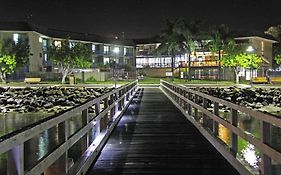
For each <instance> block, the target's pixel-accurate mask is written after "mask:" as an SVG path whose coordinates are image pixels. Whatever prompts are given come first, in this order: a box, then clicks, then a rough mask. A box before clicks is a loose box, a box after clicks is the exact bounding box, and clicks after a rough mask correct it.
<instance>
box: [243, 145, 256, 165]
mask: <svg viewBox="0 0 281 175" xmlns="http://www.w3.org/2000/svg"><path fill="white" fill-rule="evenodd" d="M240 156H241V158H242V159H243V160H245V161H246V162H247V163H248V164H249V165H250V166H252V167H254V168H255V169H258V168H259V161H260V156H259V153H258V152H257V151H256V150H255V146H254V145H252V144H250V143H248V144H247V145H246V147H245V148H243V149H242V150H241V154H240Z"/></svg>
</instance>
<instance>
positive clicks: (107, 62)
mask: <svg viewBox="0 0 281 175" xmlns="http://www.w3.org/2000/svg"><path fill="white" fill-rule="evenodd" d="M103 64H104V65H106V64H109V58H107V57H106V58H103Z"/></svg>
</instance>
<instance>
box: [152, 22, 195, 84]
mask: <svg viewBox="0 0 281 175" xmlns="http://www.w3.org/2000/svg"><path fill="white" fill-rule="evenodd" d="M189 33H190V32H189V31H188V30H187V28H186V23H185V21H184V20H183V19H176V20H174V21H169V20H167V29H166V30H164V31H163V32H162V33H161V35H160V40H161V44H160V45H159V47H158V48H157V49H156V52H157V54H168V55H170V56H171V60H172V61H171V72H172V80H173V79H174V66H175V57H176V55H177V54H182V53H186V51H187V50H188V48H189V47H190V46H189V45H188V43H189V40H190V39H188V40H187V36H190V35H189ZM189 44H190V43H189Z"/></svg>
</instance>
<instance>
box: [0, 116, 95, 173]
mask: <svg viewBox="0 0 281 175" xmlns="http://www.w3.org/2000/svg"><path fill="white" fill-rule="evenodd" d="M50 115H51V114H42V113H30V114H15V113H7V114H2V115H0V136H3V135H5V134H8V133H10V132H12V131H15V130H17V129H20V128H22V127H24V126H27V125H29V124H31V123H34V122H37V121H39V120H40V119H43V118H45V117H47V116H50ZM93 125H94V124H93ZM67 127H68V130H69V134H70V135H73V134H75V133H76V132H77V131H79V130H80V129H81V127H82V118H81V114H79V113H78V114H76V116H73V117H71V118H70V119H69V120H68V126H67ZM58 133H59V127H58V125H57V126H55V127H52V128H50V129H48V130H45V131H43V132H42V133H40V134H38V135H37V136H35V137H33V138H32V139H30V140H28V141H27V142H25V145H24V153H25V158H24V159H25V170H29V169H31V168H32V167H34V165H36V164H37V162H38V161H40V160H41V159H43V158H44V157H45V156H47V155H48V154H49V153H51V152H52V151H53V150H55V149H56V148H57V147H58V146H59V145H60V144H61V143H62V140H61V139H60V137H59V136H58ZM95 134H96V130H95V128H94V129H92V130H91V135H90V140H91V141H93V140H94V139H95ZM80 144H81V143H80V141H79V142H78V143H77V144H75V145H74V146H73V147H72V148H71V149H70V150H69V154H68V156H69V158H72V159H74V160H77V159H78V158H79V157H80V156H81V146H80ZM78 153H79V154H78ZM0 174H1V175H2V174H7V154H6V153H4V154H0Z"/></svg>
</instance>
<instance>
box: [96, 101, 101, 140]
mask: <svg viewBox="0 0 281 175" xmlns="http://www.w3.org/2000/svg"><path fill="white" fill-rule="evenodd" d="M95 114H96V116H98V115H99V114H100V101H98V102H97V103H96V104H95ZM100 132H101V127H100V119H97V121H96V137H97V136H98V135H99V134H100Z"/></svg>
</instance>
